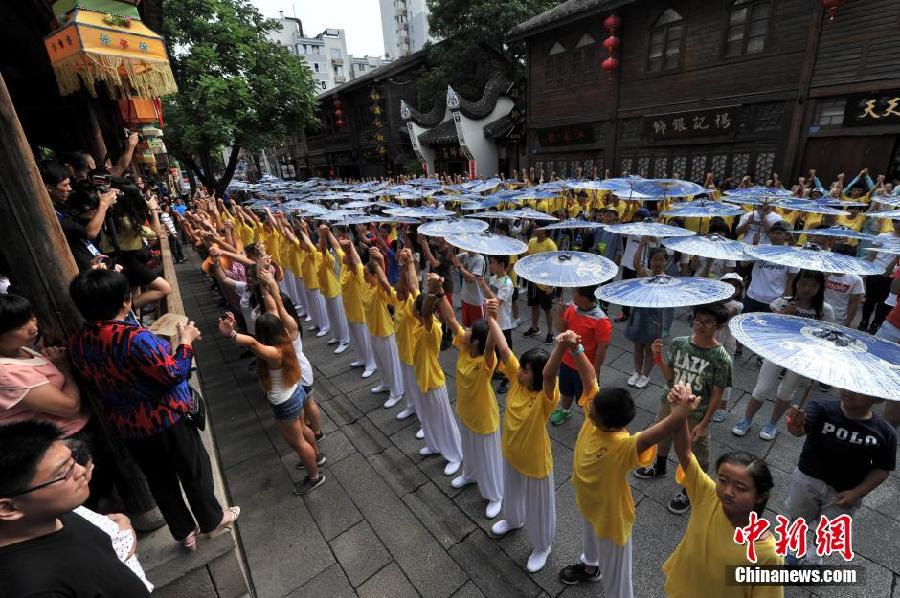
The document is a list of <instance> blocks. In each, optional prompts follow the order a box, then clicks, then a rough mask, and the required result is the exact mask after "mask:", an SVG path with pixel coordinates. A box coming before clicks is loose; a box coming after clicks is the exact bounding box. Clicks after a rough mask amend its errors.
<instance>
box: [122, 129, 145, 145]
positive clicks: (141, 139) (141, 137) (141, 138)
mask: <svg viewBox="0 0 900 598" xmlns="http://www.w3.org/2000/svg"><path fill="white" fill-rule="evenodd" d="M131 133H132V131H131V130H129V129H125V139H128V138H129V137H131ZM134 133H137V136H138V143H143V142H144V134H143V133H141V132H140V131H134Z"/></svg>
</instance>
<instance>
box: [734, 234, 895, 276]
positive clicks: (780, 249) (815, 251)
mask: <svg viewBox="0 0 900 598" xmlns="http://www.w3.org/2000/svg"><path fill="white" fill-rule="evenodd" d="M808 232H809V231H808ZM746 247H747V249H746V251H747V253H748V254H750V255H751V256H753V257H755V258H756V259H758V260H764V261H766V262H771V263H773V264H780V265H782V266H788V267H789V268H801V269H805V270H816V271H818V272H827V273H830V274H858V275H859V276H871V275H873V274H883V273H884V268H883V267H881V266H878V265H877V264H874V263H872V262H869V261H866V260H862V259H859V258H856V257H852V256H849V255H843V254H840V253H832V252H830V251H824V250H822V249H821V248H820V247H819V246H818V245H814V244H812V243H807V244H806V245H805V246H804V247H792V246H788V245H747V246H746Z"/></svg>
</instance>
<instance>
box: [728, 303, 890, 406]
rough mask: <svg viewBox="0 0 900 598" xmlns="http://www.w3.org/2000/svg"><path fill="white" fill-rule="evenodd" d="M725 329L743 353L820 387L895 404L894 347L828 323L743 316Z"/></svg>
mask: <svg viewBox="0 0 900 598" xmlns="http://www.w3.org/2000/svg"><path fill="white" fill-rule="evenodd" d="M728 327H729V328H730V329H731V332H732V334H734V337H735V338H736V339H737V340H738V342H740V343H741V344H743V345H746V347H747V348H748V349H750V350H751V351H753V352H754V353H756V354H757V355H759V356H760V357H762V358H764V359H768V360H769V361H771V362H772V363H774V364H775V365H778V366H781V367H783V368H787V369H789V370H791V371H792V372H796V373H797V374H800V375H801V376H806V377H807V378H812V379H813V380H816V381H818V382H821V383H823V384H827V385H829V386H834V387H836V388H843V389H846V390H849V391H852V392H858V393H860V394H864V395H869V396H872V397H879V398H882V399H889V400H892V401H900V345H898V344H897V343H892V342H890V341H886V340H882V339H880V338H876V337H874V336H871V335H869V334H866V333H864V332H860V331H858V330H853V329H852V328H847V327H845V326H840V325H839V324H834V323H831V322H819V321H816V320H811V319H809V318H801V317H798V316H785V315H781V314H766V313H749V314H743V315H740V316H735V317H734V318H732V319H731V320H730V321H729V323H728Z"/></svg>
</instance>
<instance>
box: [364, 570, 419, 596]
mask: <svg viewBox="0 0 900 598" xmlns="http://www.w3.org/2000/svg"><path fill="white" fill-rule="evenodd" d="M357 593H358V595H359V597H360V598H385V597H387V596H390V598H419V594H418V592H416V589H415V588H414V587H413V586H412V584H411V583H409V580H408V579H407V578H406V576H405V575H403V571H401V570H400V567H398V566H397V564H396V563H391V564H390V565H388V566H387V567H384V568H383V569H382V570H381V571H379V572H378V573H376V574H375V575H373V576H372V577H370V578H369V580H368V581H367V582H366V583H364V584H363V585H361V586H360V587H359V588H358V589H357ZM426 595H427V594H426Z"/></svg>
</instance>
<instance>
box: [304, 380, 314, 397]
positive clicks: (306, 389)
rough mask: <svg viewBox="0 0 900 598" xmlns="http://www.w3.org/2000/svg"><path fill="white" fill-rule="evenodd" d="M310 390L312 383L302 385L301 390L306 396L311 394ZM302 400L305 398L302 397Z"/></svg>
mask: <svg viewBox="0 0 900 598" xmlns="http://www.w3.org/2000/svg"><path fill="white" fill-rule="evenodd" d="M312 390H313V385H312V384H310V385H309V386H304V387H303V392H305V393H306V396H307V397H308V396H309V395H311V394H312ZM303 400H304V401H305V400H306V399H303Z"/></svg>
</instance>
